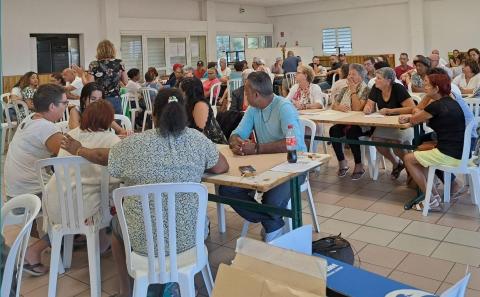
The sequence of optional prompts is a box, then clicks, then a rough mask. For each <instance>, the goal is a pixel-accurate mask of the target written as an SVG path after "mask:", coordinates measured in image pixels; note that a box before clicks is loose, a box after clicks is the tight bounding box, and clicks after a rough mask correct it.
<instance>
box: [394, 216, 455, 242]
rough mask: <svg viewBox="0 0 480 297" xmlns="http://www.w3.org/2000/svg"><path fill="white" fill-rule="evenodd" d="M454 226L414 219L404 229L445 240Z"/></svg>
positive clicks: (408, 232) (413, 233)
mask: <svg viewBox="0 0 480 297" xmlns="http://www.w3.org/2000/svg"><path fill="white" fill-rule="evenodd" d="M451 229H452V228H450V227H447V226H439V225H436V224H429V223H424V222H418V221H413V222H412V223H410V225H408V226H407V228H405V230H403V233H406V234H411V235H417V236H421V237H426V238H430V239H435V240H443V239H444V238H445V236H447V234H448V232H450V230H451Z"/></svg>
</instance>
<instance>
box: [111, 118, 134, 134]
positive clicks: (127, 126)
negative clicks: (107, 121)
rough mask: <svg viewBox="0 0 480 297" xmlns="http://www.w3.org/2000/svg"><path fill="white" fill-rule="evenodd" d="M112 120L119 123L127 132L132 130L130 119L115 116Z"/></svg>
mask: <svg viewBox="0 0 480 297" xmlns="http://www.w3.org/2000/svg"><path fill="white" fill-rule="evenodd" d="M114 118H115V120H119V121H120V126H122V128H123V129H125V130H127V131H131V130H132V122H131V121H130V119H129V118H128V117H127V116H124V115H121V114H116V115H115V116H114Z"/></svg>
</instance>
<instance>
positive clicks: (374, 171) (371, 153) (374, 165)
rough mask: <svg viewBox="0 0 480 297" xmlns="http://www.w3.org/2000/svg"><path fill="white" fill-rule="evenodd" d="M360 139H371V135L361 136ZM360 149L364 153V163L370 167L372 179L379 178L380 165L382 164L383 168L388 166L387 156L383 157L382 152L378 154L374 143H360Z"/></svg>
mask: <svg viewBox="0 0 480 297" xmlns="http://www.w3.org/2000/svg"><path fill="white" fill-rule="evenodd" d="M358 139H359V140H365V141H371V138H370V137H369V136H360V137H359V138H358ZM367 150H368V154H367ZM360 151H361V154H362V163H363V165H364V166H367V167H368V175H370V178H371V179H373V180H377V179H378V174H379V171H380V166H382V168H383V169H386V168H387V165H386V164H385V157H383V156H382V155H381V154H377V148H376V147H375V146H372V145H360Z"/></svg>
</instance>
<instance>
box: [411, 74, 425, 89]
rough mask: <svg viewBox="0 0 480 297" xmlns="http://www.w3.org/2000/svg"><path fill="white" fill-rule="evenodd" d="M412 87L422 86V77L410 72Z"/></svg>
mask: <svg viewBox="0 0 480 297" xmlns="http://www.w3.org/2000/svg"><path fill="white" fill-rule="evenodd" d="M412 87H417V88H423V78H422V77H421V76H420V75H419V74H418V73H414V74H412Z"/></svg>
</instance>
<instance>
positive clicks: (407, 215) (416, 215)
mask: <svg viewBox="0 0 480 297" xmlns="http://www.w3.org/2000/svg"><path fill="white" fill-rule="evenodd" d="M402 209H403V203H402ZM443 215H444V213H442V212H429V213H428V216H426V217H424V216H423V215H422V212H421V211H416V210H413V209H411V210H407V211H405V212H404V213H403V214H401V215H400V217H401V218H404V219H409V220H413V221H419V222H426V223H430V224H435V223H437V221H438V220H440V218H441V217H442V216H443Z"/></svg>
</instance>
